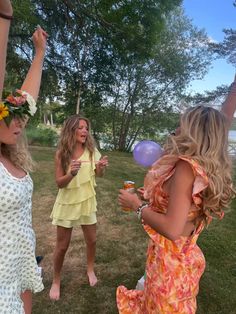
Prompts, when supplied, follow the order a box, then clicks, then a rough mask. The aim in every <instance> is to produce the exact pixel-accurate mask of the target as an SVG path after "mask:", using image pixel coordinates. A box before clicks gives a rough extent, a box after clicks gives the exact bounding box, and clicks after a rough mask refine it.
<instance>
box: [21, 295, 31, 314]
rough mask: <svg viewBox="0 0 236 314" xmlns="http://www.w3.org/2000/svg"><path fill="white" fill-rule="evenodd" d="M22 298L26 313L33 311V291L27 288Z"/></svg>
mask: <svg viewBox="0 0 236 314" xmlns="http://www.w3.org/2000/svg"><path fill="white" fill-rule="evenodd" d="M21 299H22V301H23V303H24V310H25V314H31V312H32V292H31V291H30V290H26V291H25V292H22V293H21Z"/></svg>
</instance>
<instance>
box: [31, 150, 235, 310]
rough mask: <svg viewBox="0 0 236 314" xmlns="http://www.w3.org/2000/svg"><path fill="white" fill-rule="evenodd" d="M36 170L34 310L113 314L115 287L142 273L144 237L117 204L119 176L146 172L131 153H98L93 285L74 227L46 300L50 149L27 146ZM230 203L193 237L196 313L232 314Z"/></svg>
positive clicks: (137, 177)
mask: <svg viewBox="0 0 236 314" xmlns="http://www.w3.org/2000/svg"><path fill="white" fill-rule="evenodd" d="M32 153H33V157H34V159H35V160H36V161H37V162H38V168H37V171H36V172H35V173H33V175H32V177H33V180H34V187H35V190H34V195H33V225H34V229H35V232H36V236H37V254H39V255H44V260H43V263H42V264H43V268H44V285H45V290H44V291H43V292H41V293H38V294H36V295H34V298H33V302H34V306H33V313H35V314H42V313H43V314H49V313H51V314H54V313H63V314H64V313H65V314H73V313H77V314H92V313H94V314H100V313H101V314H106V313H107V314H113V313H114V314H115V313H117V309H116V300H115V294H116V288H117V286H118V285H121V284H122V285H125V286H126V287H128V288H134V287H135V285H136V283H137V280H138V279H139V278H140V277H141V276H142V275H143V272H144V265H145V254H146V247H147V241H148V237H147V235H146V234H145V232H144V231H143V229H142V227H141V225H140V223H139V221H138V220H137V218H136V217H135V215H134V214H133V213H126V212H123V211H122V210H121V209H120V207H119V205H118V204H117V196H118V190H119V189H120V188H122V186H123V181H124V180H132V181H135V182H136V184H137V186H141V185H142V183H143V177H144V175H145V172H146V170H145V169H143V168H141V167H139V166H138V165H136V164H135V163H134V161H133V158H132V155H131V154H125V153H120V152H103V154H106V155H108V157H109V168H108V169H107V171H106V175H105V176H104V177H103V178H97V200H98V225H97V226H98V229H97V254H96V273H97V276H98V279H99V283H98V285H97V286H96V287H93V288H91V287H89V285H88V282H87V278H86V256H85V244H84V240H83V236H82V232H81V230H80V228H78V229H75V230H74V231H73V235H72V241H71V245H70V248H69V250H68V253H67V255H66V258H65V263H64V267H63V272H62V274H63V276H62V290H61V300H60V301H58V302H51V301H50V300H49V297H48V292H49V288H50V284H51V280H52V253H53V248H54V244H55V228H54V227H53V226H52V225H51V220H50V218H49V215H50V212H51V210H52V206H53V204H54V201H55V197H56V194H57V188H56V185H55V181H54V161H53V160H54V153H55V149H50V148H42V147H41V148H40V147H39V148H36V147H34V148H32ZM235 208H236V202H233V203H232V209H231V211H230V213H228V214H226V216H225V218H224V219H223V221H221V222H219V221H215V222H214V223H212V224H211V225H210V227H209V228H208V229H207V230H205V231H204V232H203V233H202V235H201V236H200V238H199V246H200V247H201V248H202V250H203V252H204V255H205V257H206V261H207V267H206V271H205V273H204V275H203V278H202V280H201V284H200V293H199V296H198V312H197V314H218V313H220V314H233V313H235V308H236V294H235V288H236V249H235V248H236V211H235Z"/></svg>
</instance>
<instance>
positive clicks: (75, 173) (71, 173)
mask: <svg viewBox="0 0 236 314" xmlns="http://www.w3.org/2000/svg"><path fill="white" fill-rule="evenodd" d="M77 173H78V171H77V172H75V171H70V175H71V176H72V177H75V176H76V175H77Z"/></svg>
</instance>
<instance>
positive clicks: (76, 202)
mask: <svg viewBox="0 0 236 314" xmlns="http://www.w3.org/2000/svg"><path fill="white" fill-rule="evenodd" d="M100 157H101V154H100V152H99V151H98V150H97V149H95V151H94V153H93V156H92V159H91V158H90V154H89V151H88V149H85V150H84V153H83V154H82V156H80V158H79V160H81V162H82V163H81V168H80V169H79V172H78V174H77V175H76V176H75V177H74V178H73V179H72V180H71V181H70V183H69V184H68V185H67V186H66V187H64V188H62V189H59V191H58V194H57V198H56V201H55V204H54V206H53V210H52V213H51V216H50V217H51V218H52V224H53V225H56V226H62V227H65V228H72V227H74V226H76V225H91V224H95V223H96V222H97V218H96V211H97V201H96V191H95V187H96V181H95V169H96V162H97V161H98V160H99V159H100Z"/></svg>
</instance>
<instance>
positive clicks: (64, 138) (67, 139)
mask: <svg viewBox="0 0 236 314" xmlns="http://www.w3.org/2000/svg"><path fill="white" fill-rule="evenodd" d="M81 120H83V121H85V122H86V123H87V126H88V136H87V138H86V141H85V143H84V146H85V147H86V148H87V149H88V151H89V153H90V159H91V160H92V155H93V152H94V150H95V141H94V139H93V136H92V134H91V126H90V121H89V120H88V119H87V118H84V117H82V116H80V115H77V114H76V115H73V116H71V117H69V118H68V119H67V120H66V121H65V122H64V125H63V127H62V130H61V135H60V139H59V143H58V149H57V156H58V158H59V159H60V160H61V166H62V169H63V171H64V173H66V172H67V170H68V167H69V164H70V161H71V157H72V155H73V152H74V149H75V146H76V142H77V139H76V129H78V128H79V122H80V121H81Z"/></svg>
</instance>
